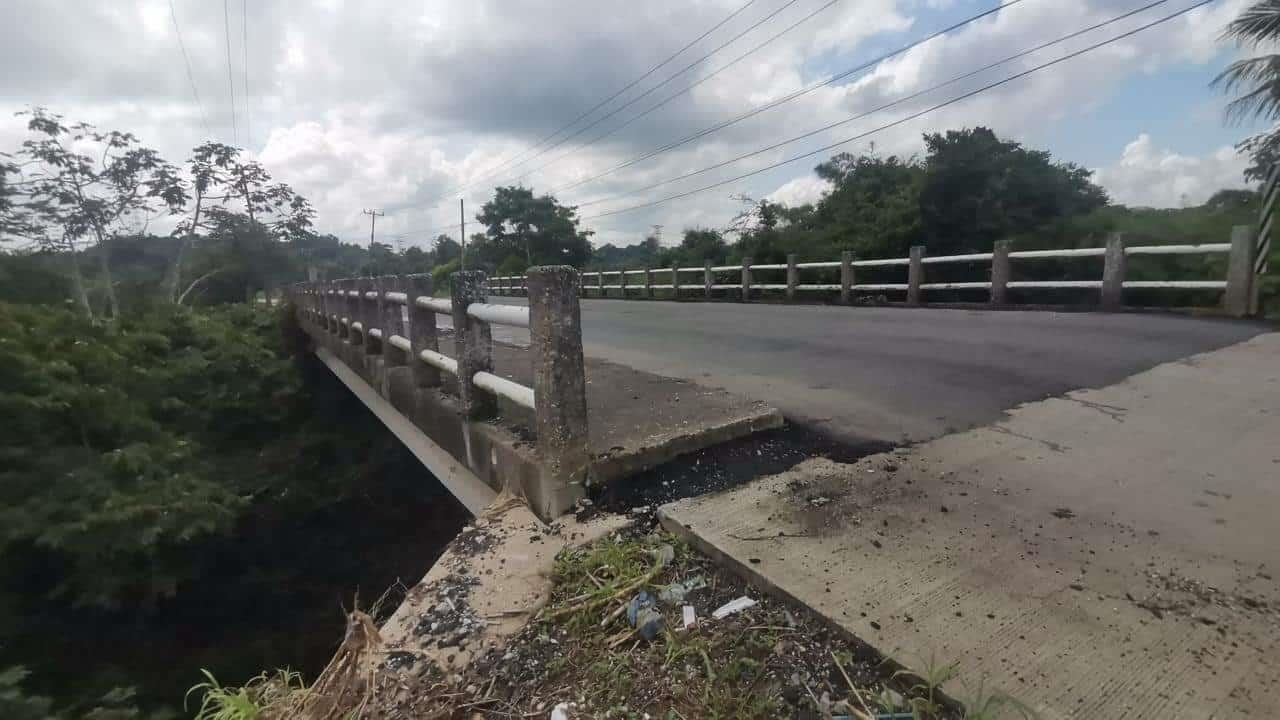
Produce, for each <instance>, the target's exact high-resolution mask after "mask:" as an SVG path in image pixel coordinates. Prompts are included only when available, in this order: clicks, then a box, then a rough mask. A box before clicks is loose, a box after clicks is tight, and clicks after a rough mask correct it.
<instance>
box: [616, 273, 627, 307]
mask: <svg viewBox="0 0 1280 720" xmlns="http://www.w3.org/2000/svg"><path fill="white" fill-rule="evenodd" d="M618 286H619V287H620V288H622V299H623V300H626V299H627V271H626V270H625V269H624V270H619V271H618Z"/></svg>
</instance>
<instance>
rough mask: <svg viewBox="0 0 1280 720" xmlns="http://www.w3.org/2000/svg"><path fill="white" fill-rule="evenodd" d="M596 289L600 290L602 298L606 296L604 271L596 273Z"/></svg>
mask: <svg viewBox="0 0 1280 720" xmlns="http://www.w3.org/2000/svg"><path fill="white" fill-rule="evenodd" d="M596 287H598V288H600V297H604V296H605V292H604V271H603V270H601V271H600V272H598V273H596Z"/></svg>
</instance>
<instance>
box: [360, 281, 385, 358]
mask: <svg viewBox="0 0 1280 720" xmlns="http://www.w3.org/2000/svg"><path fill="white" fill-rule="evenodd" d="M370 292H372V293H374V295H375V297H373V298H372V299H371V298H370V297H369V293H370ZM360 301H361V307H362V308H363V313H362V314H361V319H360V323H361V324H362V325H364V351H365V353H366V354H368V355H381V354H382V345H383V343H382V340H381V339H380V338H375V337H374V336H373V329H374V328H377V327H378V326H380V325H382V290H381V289H380V287H379V281H378V280H375V279H374V278H372V277H371V278H369V279H368V280H366V281H365V285H364V288H363V289H361V291H360Z"/></svg>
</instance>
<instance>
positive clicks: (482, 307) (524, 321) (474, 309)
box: [467, 303, 529, 328]
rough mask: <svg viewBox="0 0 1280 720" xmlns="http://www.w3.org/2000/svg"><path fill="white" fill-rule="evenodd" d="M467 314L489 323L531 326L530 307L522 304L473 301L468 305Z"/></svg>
mask: <svg viewBox="0 0 1280 720" xmlns="http://www.w3.org/2000/svg"><path fill="white" fill-rule="evenodd" d="M467 314H468V315H470V316H471V317H473V318H475V319H477V320H483V321H485V322H487V323H494V324H497V325H510V326H512V327H522V328H527V327H529V308H527V307H522V306H520V305H490V304H487V303H472V304H470V305H468V306H467Z"/></svg>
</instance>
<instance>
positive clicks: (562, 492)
mask: <svg viewBox="0 0 1280 720" xmlns="http://www.w3.org/2000/svg"><path fill="white" fill-rule="evenodd" d="M578 282H579V281H578V274H577V272H576V271H575V270H574V269H573V268H572V267H569V266H566V265H558V266H545V267H535V268H530V269H529V343H530V347H529V349H530V350H531V351H532V353H533V397H534V408H535V409H534V417H535V428H534V429H535V431H536V433H537V437H538V439H537V443H538V453H539V454H540V455H541V456H542V458H543V460H544V461H545V462H546V463H547V464H548V465H549V466H550V467H551V470H552V477H551V478H549V480H551V482H549V483H546V484H544V485H542V486H541V487H539V488H538V493H537V495H538V497H531V498H529V501H530V502H531V503H533V504H534V510H535V512H537V513H538V514H539V515H541V516H542V517H555V516H557V515H559V514H560V513H562V512H564V511H565V510H567V509H569V508H570V507H571V506H572V505H573V503H574V502H576V501H577V500H578V499H579V498H581V497H583V496H584V495H585V483H586V479H587V469H588V467H589V466H590V460H591V455H590V452H589V450H588V449H587V377H586V364H585V362H584V360H583V357H582V312H581V308H580V307H579V304H578Z"/></svg>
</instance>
